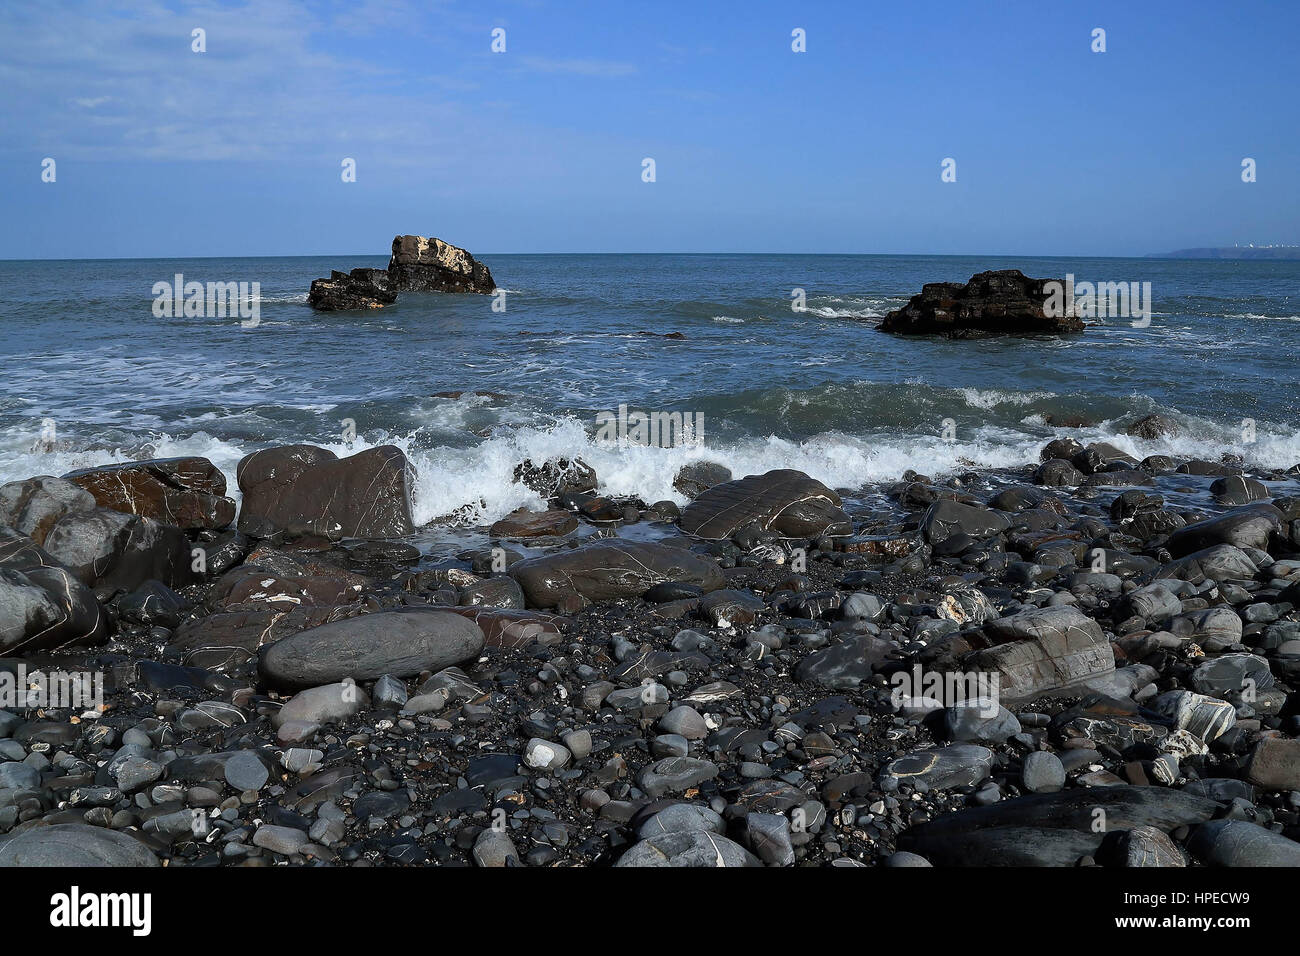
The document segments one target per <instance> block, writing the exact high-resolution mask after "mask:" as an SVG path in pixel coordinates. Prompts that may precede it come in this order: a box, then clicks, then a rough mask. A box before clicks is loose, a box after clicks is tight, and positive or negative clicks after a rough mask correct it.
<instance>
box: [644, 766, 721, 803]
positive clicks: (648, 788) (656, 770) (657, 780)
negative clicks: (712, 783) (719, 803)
mask: <svg viewBox="0 0 1300 956" xmlns="http://www.w3.org/2000/svg"><path fill="white" fill-rule="evenodd" d="M717 775H718V766H717V764H715V763H713V762H712V761H710V760H695V759H694V758H691V757H665V758H664V759H662V760H656V761H655V762H654V763H652V764H651V765H650V766H648V767H646V768H645V769H644V770H643V771H641V776H640V778H639V779H638V783H639V784H640V786H641V789H642V790H644V791H645V792H646V793H647V794H648V795H649V796H650V797H652V798H654V799H658V798H659V797H662V796H663V795H664V794H665V793H670V792H674V793H680V792H682V791H684V790H688V789H690V788H691V787H694V786H696V785H698V784H701V783H703V782H704V781H706V780H712V779H713V778H714V777H716V776H717Z"/></svg>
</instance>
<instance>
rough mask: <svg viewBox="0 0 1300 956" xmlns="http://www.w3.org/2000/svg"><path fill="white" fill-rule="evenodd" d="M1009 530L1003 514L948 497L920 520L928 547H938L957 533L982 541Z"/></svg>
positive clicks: (936, 504) (933, 505)
mask: <svg viewBox="0 0 1300 956" xmlns="http://www.w3.org/2000/svg"><path fill="white" fill-rule="evenodd" d="M1010 527H1011V521H1010V520H1009V519H1008V518H1007V517H1006V515H1003V514H1000V513H998V512H996V511H990V510H989V509H988V508H982V507H979V506H977V505H967V504H962V503H961V502H959V501H952V500H950V499H947V498H942V499H940V500H939V501H936V502H935V503H934V504H932V505H931V506H930V508H929V510H928V511H926V513H925V517H924V518H922V519H921V530H922V531H924V532H925V537H926V540H928V541H929V542H930V543H931V544H939V543H941V542H943V541H946V540H947V539H948V538H950V537H952V536H953V535H957V534H965V535H969V536H970V537H971V538H974V539H976V540H981V539H984V538H990V537H992V536H993V535H995V534H1001V533H1002V532H1003V531H1006V530H1007V529H1008V528H1010Z"/></svg>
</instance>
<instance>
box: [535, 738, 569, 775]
mask: <svg viewBox="0 0 1300 956" xmlns="http://www.w3.org/2000/svg"><path fill="white" fill-rule="evenodd" d="M572 759H573V754H571V753H570V752H569V748H568V747H565V746H564V745H563V744H557V743H554V742H552V741H549V740H542V739H540V738H538V737H534V738H532V739H531V740H530V741H528V744H527V746H525V747H524V765H525V766H528V767H532V768H533V769H534V770H561V769H563V768H564V767H567V766H568V765H569V761H571V760H572Z"/></svg>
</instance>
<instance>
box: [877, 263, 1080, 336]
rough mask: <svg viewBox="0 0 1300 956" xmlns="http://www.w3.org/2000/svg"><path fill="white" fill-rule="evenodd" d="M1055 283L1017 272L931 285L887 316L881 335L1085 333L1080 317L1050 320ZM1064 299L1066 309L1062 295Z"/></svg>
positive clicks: (981, 274) (996, 273)
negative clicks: (962, 281)
mask: <svg viewBox="0 0 1300 956" xmlns="http://www.w3.org/2000/svg"><path fill="white" fill-rule="evenodd" d="M1052 281H1056V282H1060V280H1051V279H1030V278H1028V277H1026V276H1025V274H1024V273H1022V272H1021V271H1020V270H1019V269H1001V270H998V271H995V272H981V273H979V274H978V275H974V276H972V277H971V280H970V281H969V282H967V283H961V282H929V283H926V284H925V285H924V286H922V287H921V294H920V295H914V296H912V298H911V300H909V301H908V303H907V305H905V306H903V307H902V308H901V309H898V310H896V311H894V312H890V313H889V314H888V315H887V316H885V319H884V321H883V322H881V323H880V331H882V332H893V333H897V334H901V335H944V336H947V337H948V338H954V339H971V338H982V337H984V336H990V335H1061V334H1063V333H1069V332H1082V331H1083V321H1082V320H1081V319H1079V318H1078V317H1077V316H1074V315H1058V316H1049V315H1048V314H1047V310H1046V306H1047V302H1048V296H1049V294H1050V291H1051V290H1050V289H1048V288H1047V284H1048V283H1049V282H1052ZM1061 286H1062V289H1063V288H1064V283H1063V282H1061ZM1060 298H1061V299H1062V304H1064V294H1063V292H1062V295H1061V296H1060ZM1058 311H1061V312H1065V311H1072V310H1067V309H1064V308H1062V309H1060V310H1058Z"/></svg>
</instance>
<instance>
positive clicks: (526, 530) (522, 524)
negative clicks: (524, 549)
mask: <svg viewBox="0 0 1300 956" xmlns="http://www.w3.org/2000/svg"><path fill="white" fill-rule="evenodd" d="M577 527H578V519H577V518H575V517H574V516H573V515H572V514H571V513H570V512H568V511H559V510H556V509H551V510H549V511H529V510H528V509H527V508H519V509H517V510H515V511H512V512H510V514H508V515H506V516H505V517H504V518H502V519H501V520H500V521H497V522H496V523H494V524H493V525H492V527H491V528H489V529H488V533H489V534H491V535H492V536H493V537H494V538H544V537H556V538H558V537H560V536H562V535H566V534H568V533H569V532H571V531H574V530H575V529H576V528H577Z"/></svg>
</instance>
